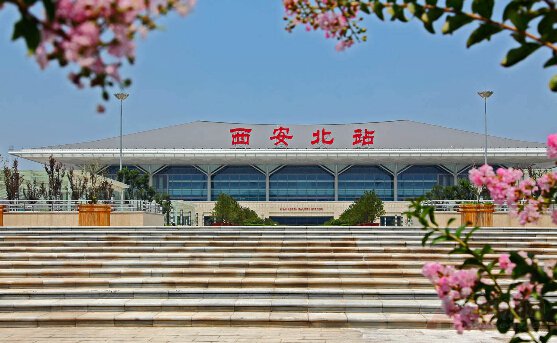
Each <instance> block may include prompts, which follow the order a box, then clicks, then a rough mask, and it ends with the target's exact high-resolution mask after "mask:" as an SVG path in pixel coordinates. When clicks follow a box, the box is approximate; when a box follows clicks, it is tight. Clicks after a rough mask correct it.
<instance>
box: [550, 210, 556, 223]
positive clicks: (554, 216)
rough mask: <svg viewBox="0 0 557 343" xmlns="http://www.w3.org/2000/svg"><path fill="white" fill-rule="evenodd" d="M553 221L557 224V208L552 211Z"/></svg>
mask: <svg viewBox="0 0 557 343" xmlns="http://www.w3.org/2000/svg"><path fill="white" fill-rule="evenodd" d="M551 221H552V222H553V224H557V210H553V212H551Z"/></svg>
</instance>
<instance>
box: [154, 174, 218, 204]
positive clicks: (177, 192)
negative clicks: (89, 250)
mask: <svg viewBox="0 0 557 343" xmlns="http://www.w3.org/2000/svg"><path fill="white" fill-rule="evenodd" d="M153 187H154V188H155V189H156V190H157V192H159V193H166V194H168V195H169V196H170V199H173V200H191V201H204V200H207V175H205V173H203V172H202V171H200V170H199V169H197V168H195V167H193V166H175V167H166V168H164V169H163V170H161V171H160V172H158V173H157V174H155V175H153Z"/></svg>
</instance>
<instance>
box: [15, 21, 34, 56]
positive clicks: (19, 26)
mask: <svg viewBox="0 0 557 343" xmlns="http://www.w3.org/2000/svg"><path fill="white" fill-rule="evenodd" d="M22 37H23V38H24V39H25V43H26V44H27V49H29V51H30V52H31V53H33V52H35V49H37V46H39V43H40V41H41V33H40V32H39V29H38V27H37V24H36V23H35V22H33V21H32V20H31V19H28V18H26V17H22V18H21V19H20V20H19V21H18V22H17V23H15V25H14V32H13V34H12V40H17V39H19V38H22Z"/></svg>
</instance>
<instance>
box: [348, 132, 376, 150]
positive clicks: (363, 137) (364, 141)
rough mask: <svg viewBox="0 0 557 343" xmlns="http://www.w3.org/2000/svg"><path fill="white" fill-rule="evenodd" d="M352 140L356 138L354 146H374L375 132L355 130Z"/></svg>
mask: <svg viewBox="0 0 557 343" xmlns="http://www.w3.org/2000/svg"><path fill="white" fill-rule="evenodd" d="M352 138H354V141H353V142H352V145H360V146H366V145H373V140H374V138H375V130H368V129H364V130H362V129H355V130H354V135H353V136H352Z"/></svg>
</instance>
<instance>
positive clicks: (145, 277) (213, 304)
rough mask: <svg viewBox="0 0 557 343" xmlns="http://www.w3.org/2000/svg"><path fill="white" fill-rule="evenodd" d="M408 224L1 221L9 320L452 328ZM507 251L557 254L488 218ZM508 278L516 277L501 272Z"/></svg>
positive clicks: (445, 258) (542, 233)
mask: <svg viewBox="0 0 557 343" xmlns="http://www.w3.org/2000/svg"><path fill="white" fill-rule="evenodd" d="M423 234H424V232H423V231H422V230H420V229H419V228H409V227H404V228H400V227H392V228H391V227H386V228H383V227H373V228H369V227H342V228H325V227H222V228H219V227H205V228H188V227H172V228H170V227H160V228H154V227H138V228H129V227H126V228H124V227H122V228H114V227H104V228H102V227H98V228H97V227H91V228H83V227H76V228H73V227H64V228H50V227H29V228H14V227H10V228H2V229H0V326H4V327H18V326H29V327H33V326H103V325H107V326H204V325H211V326H255V325H256V326H308V327H311V326H317V327H318V326H329V327H382V328H443V327H448V326H450V325H451V323H450V320H449V319H448V318H447V317H446V316H445V315H444V314H442V310H441V306H440V301H439V300H438V298H437V295H436V292H435V290H434V289H433V287H432V286H431V284H430V282H429V281H428V280H427V279H425V278H424V277H423V276H422V275H421V269H422V266H423V264H424V263H425V262H427V261H439V262H443V263H447V264H456V263H459V262H461V261H462V258H463V256H462V255H451V256H449V255H448V254H447V253H448V252H449V251H450V250H451V249H452V245H451V244H448V243H445V244H441V245H438V246H434V247H431V246H426V247H422V246H421V237H422V236H423ZM475 237H476V239H475V246H480V245H482V244H485V243H489V244H491V245H492V246H493V248H494V250H495V253H494V254H490V255H488V258H497V257H498V256H499V254H500V253H502V252H508V251H509V250H524V251H528V252H533V253H535V254H537V255H538V257H539V259H540V260H548V259H557V232H555V231H554V229H551V228H532V229H524V228H485V229H481V230H479V231H478V232H477V234H476V235H475ZM500 282H501V283H502V284H507V283H509V282H510V280H508V279H504V278H502V279H501V280H500Z"/></svg>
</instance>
